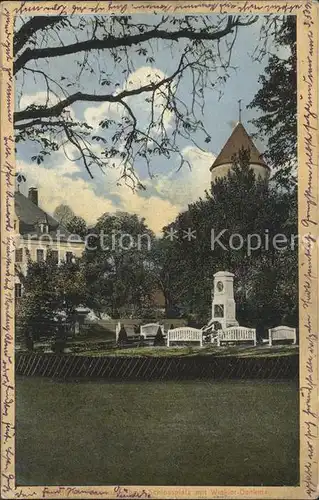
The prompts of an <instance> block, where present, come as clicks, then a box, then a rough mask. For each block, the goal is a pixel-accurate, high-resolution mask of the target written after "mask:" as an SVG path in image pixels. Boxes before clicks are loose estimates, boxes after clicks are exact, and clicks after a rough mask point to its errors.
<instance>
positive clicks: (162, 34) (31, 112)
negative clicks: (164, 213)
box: [13, 15, 257, 187]
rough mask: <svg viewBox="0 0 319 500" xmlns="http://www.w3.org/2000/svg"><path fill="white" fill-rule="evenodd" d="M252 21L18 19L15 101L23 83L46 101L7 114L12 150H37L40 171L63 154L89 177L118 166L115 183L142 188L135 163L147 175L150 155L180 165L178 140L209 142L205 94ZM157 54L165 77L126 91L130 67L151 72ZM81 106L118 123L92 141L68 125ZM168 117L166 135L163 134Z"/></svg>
mask: <svg viewBox="0 0 319 500" xmlns="http://www.w3.org/2000/svg"><path fill="white" fill-rule="evenodd" d="M256 20H257V16H251V15H246V16H245V15H244V16H233V15H227V16H224V15H220V16H214V17H211V16H204V15H203V16H198V15H194V16H192V15H191V16H167V15H151V16H147V19H146V21H144V20H140V21H139V20H136V18H135V17H134V16H126V15H124V16H123V15H122V16H116V15H114V16H103V15H101V16H93V15H92V16H80V15H79V16H76V15H74V16H72V17H71V16H34V17H27V16H25V17H23V18H22V17H20V16H16V25H15V33H14V41H13V42H14V43H13V46H14V75H15V77H16V78H17V95H18V96H20V95H23V88H24V87H23V85H24V82H25V80H26V79H27V78H29V77H30V76H31V77H32V78H33V80H34V84H35V85H37V86H38V88H43V90H44V92H45V96H46V97H45V99H44V102H43V103H42V102H41V103H38V102H36V101H34V102H32V103H31V104H29V105H27V106H25V107H24V109H20V110H17V111H16V112H15V113H14V127H15V137H16V142H17V143H21V142H23V141H27V140H28V141H33V142H34V143H36V144H37V145H38V152H37V154H36V155H34V156H33V157H32V159H33V161H36V162H37V163H38V164H40V163H41V162H43V161H44V158H45V157H46V155H48V154H51V153H52V152H55V151H57V150H62V151H64V152H65V154H66V155H68V152H67V146H71V147H72V148H73V149H75V151H76V154H77V156H79V158H80V159H81V160H82V162H83V165H84V166H85V168H86V170H87V172H88V173H89V175H90V176H91V177H93V173H92V172H93V166H96V165H98V166H100V167H101V168H102V169H103V168H105V167H111V166H112V165H115V164H116V161H118V162H120V164H121V177H122V178H123V179H125V180H126V181H132V182H133V183H134V185H136V184H137V185H139V186H140V187H141V184H140V183H139V180H138V178H137V174H136V172H135V170H134V160H135V159H140V160H142V161H144V162H145V163H146V164H147V165H148V167H149V169H150V167H151V166H150V160H151V159H152V158H154V155H160V156H164V157H166V158H169V157H170V156H171V155H172V154H177V155H179V157H180V164H181V165H182V164H183V163H184V161H185V159H184V157H183V156H182V154H181V152H180V151H179V145H178V138H179V137H182V138H186V139H187V140H190V141H193V140H194V133H195V131H198V132H201V134H202V139H203V140H205V141H206V142H209V141H210V137H209V135H208V133H207V132H206V129H205V126H204V124H203V122H202V119H201V113H202V109H203V106H204V103H205V90H206V89H213V90H218V89H219V90H221V88H222V85H223V84H224V83H225V81H226V79H227V78H228V76H229V70H230V69H231V53H232V48H233V46H234V43H235V41H236V37H237V34H238V30H239V29H245V27H246V26H249V25H251V24H253V23H254V22H256ZM164 48H165V49H167V50H171V51H172V53H174V58H173V59H172V60H174V61H175V66H174V68H173V69H172V70H171V72H170V74H168V75H163V74H162V75H161V74H158V73H157V74H154V75H149V78H146V81H145V82H140V83H139V84H138V83H136V82H131V83H130V77H131V75H132V74H133V73H134V71H135V69H136V67H141V66H143V65H144V66H151V67H154V68H157V67H159V64H158V62H157V57H158V55H159V54H161V53H162V52H163V49H164ZM62 58H64V59H65V60H67V61H68V63H69V65H68V70H67V72H65V69H64V70H63V71H62V70H60V69H59V66H58V65H57V64H55V61H57V62H58V61H61V59H62ZM67 58H68V59H67ZM64 68H65V66H64ZM114 75H117V76H116V77H115V76H114ZM88 76H89V77H90V88H88V83H87V82H88V78H87V77H88ZM123 79H124V80H126V81H127V84H124V85H123ZM185 79H187V81H189V82H190V83H191V86H192V88H191V89H190V95H192V96H193V97H192V102H191V105H190V106H188V105H187V104H186V103H185V99H184V95H183V92H182V89H181V88H182V82H183V80H185ZM92 82H94V85H95V84H96V87H95V88H94V90H92ZM141 99H142V101H143V102H147V103H148V104H149V110H150V113H149V117H148V122H147V124H146V125H145V123H140V122H139V119H138V118H137V114H136V111H135V107H136V104H137V103H138V102H141ZM79 103H109V104H110V105H112V106H116V107H117V109H119V110H120V111H121V113H120V116H121V117H120V118H116V119H113V118H111V117H108V118H104V119H102V120H101V121H100V122H99V124H98V131H97V132H96V131H95V130H94V128H93V127H92V125H90V124H89V123H88V122H87V121H86V120H85V119H80V118H78V117H77V116H75V114H74V109H75V108H74V105H78V104H79ZM137 105H138V104H137ZM168 117H169V118H170V120H169V121H170V124H172V129H170V127H168V126H167V118H168ZM99 146H101V149H102V150H101V151H99Z"/></svg>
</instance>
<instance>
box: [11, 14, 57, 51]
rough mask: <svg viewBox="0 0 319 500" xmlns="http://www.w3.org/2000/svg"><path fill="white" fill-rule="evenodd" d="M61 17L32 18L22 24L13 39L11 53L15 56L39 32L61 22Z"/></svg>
mask: <svg viewBox="0 0 319 500" xmlns="http://www.w3.org/2000/svg"><path fill="white" fill-rule="evenodd" d="M61 19H62V18H61V16H34V17H32V18H31V19H30V20H29V21H27V22H26V23H24V24H23V25H22V26H21V28H20V29H19V31H17V32H16V33H15V35H14V37H13V51H14V54H17V53H18V52H19V51H20V50H21V49H22V47H23V46H24V45H25V44H26V43H27V41H28V40H29V39H30V38H31V37H32V36H33V35H34V34H35V33H36V32H37V31H39V30H44V29H46V28H47V27H48V26H53V25H54V24H57V23H59V22H61Z"/></svg>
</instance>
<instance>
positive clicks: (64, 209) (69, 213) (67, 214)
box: [53, 203, 75, 226]
mask: <svg viewBox="0 0 319 500" xmlns="http://www.w3.org/2000/svg"><path fill="white" fill-rule="evenodd" d="M73 217H75V213H74V212H73V210H72V208H71V207H69V205H66V204H64V203H61V204H60V205H58V206H57V207H56V209H55V210H54V212H53V218H54V219H55V220H57V221H58V222H60V224H61V225H62V226H64V225H66V224H68V223H69V222H70V221H71V220H72V219H73Z"/></svg>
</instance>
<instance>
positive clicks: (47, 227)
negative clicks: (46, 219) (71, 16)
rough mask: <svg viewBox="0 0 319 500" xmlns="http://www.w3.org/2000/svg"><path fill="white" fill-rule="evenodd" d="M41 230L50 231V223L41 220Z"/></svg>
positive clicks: (43, 231)
mask: <svg viewBox="0 0 319 500" xmlns="http://www.w3.org/2000/svg"><path fill="white" fill-rule="evenodd" d="M40 231H41V233H48V232H49V226H48V224H46V223H43V222H41V223H40Z"/></svg>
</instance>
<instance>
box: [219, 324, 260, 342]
mask: <svg viewBox="0 0 319 500" xmlns="http://www.w3.org/2000/svg"><path fill="white" fill-rule="evenodd" d="M247 341H252V342H253V343H254V346H255V345H256V343H257V338H256V330H255V328H246V327H245V326H231V327H230V328H226V329H225V330H218V332H217V345H218V346H220V345H221V342H247Z"/></svg>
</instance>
